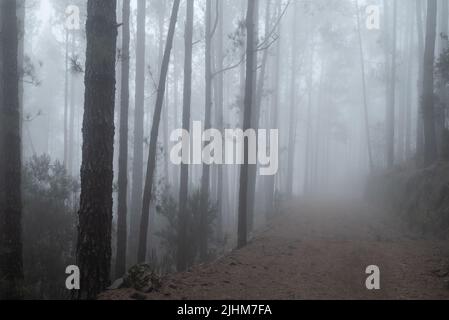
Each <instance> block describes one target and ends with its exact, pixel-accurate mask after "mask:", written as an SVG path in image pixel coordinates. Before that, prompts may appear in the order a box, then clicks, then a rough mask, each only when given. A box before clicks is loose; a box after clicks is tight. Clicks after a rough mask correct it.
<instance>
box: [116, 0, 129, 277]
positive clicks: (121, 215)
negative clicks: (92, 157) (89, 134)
mask: <svg viewBox="0 0 449 320" xmlns="http://www.w3.org/2000/svg"><path fill="white" fill-rule="evenodd" d="M130 11H131V8H130V0H123V16H122V28H123V29H122V56H121V94H120V147H119V148H120V150H119V174H118V209H117V257H116V269H115V272H116V277H121V276H122V275H124V274H125V272H126V246H127V211H128V206H127V203H128V201H127V194H128V192H127V190H128V111H129V60H130V55H129V43H130V28H129V20H130Z"/></svg>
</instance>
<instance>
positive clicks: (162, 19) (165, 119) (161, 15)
mask: <svg viewBox="0 0 449 320" xmlns="http://www.w3.org/2000/svg"><path fill="white" fill-rule="evenodd" d="M166 4H167V1H166V0H159V3H158V5H159V10H160V11H159V13H158V20H159V21H158V29H159V45H158V47H159V56H158V64H159V71H160V70H162V68H161V67H162V58H163V54H164V34H165V11H166V10H165V9H166ZM166 90H168V85H167V88H166ZM168 97H169V95H168V94H167V97H166V98H165V102H164V104H165V107H164V108H163V110H162V120H163V121H162V131H163V138H164V140H163V142H162V145H163V148H164V149H163V150H164V152H163V153H164V157H163V164H164V171H163V174H164V177H165V179H166V180H165V186H164V187H167V188H168V186H169V184H170V176H169V170H168V162H169V161H170V159H169V152H168V140H169V138H170V137H169V136H168V135H169V134H168V111H169V109H168V106H169V103H168Z"/></svg>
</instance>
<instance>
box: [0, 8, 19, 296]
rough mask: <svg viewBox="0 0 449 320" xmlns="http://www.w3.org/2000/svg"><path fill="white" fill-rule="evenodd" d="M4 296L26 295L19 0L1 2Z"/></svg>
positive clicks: (0, 275) (0, 263)
mask: <svg viewBox="0 0 449 320" xmlns="http://www.w3.org/2000/svg"><path fill="white" fill-rule="evenodd" d="M0 6H1V7H0V8H1V10H0V23H1V28H0V29H1V30H3V32H1V33H0V99H1V100H0V130H1V131H0V150H6V148H7V149H8V152H0V299H20V298H22V297H23V291H22V282H23V260H22V190H21V163H22V159H21V145H22V142H21V132H20V128H21V116H20V101H19V71H18V50H19V42H18V39H19V35H18V18H17V2H16V1H14V0H3V1H2V2H1V4H0Z"/></svg>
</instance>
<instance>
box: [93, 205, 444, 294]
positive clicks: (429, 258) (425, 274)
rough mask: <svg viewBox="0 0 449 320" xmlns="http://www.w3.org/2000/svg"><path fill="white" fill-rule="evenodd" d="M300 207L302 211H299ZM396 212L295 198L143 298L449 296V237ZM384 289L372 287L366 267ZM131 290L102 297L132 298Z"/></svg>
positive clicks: (113, 292)
mask: <svg viewBox="0 0 449 320" xmlns="http://www.w3.org/2000/svg"><path fill="white" fill-rule="evenodd" d="M297 208H300V209H297ZM392 216H393V215H391V214H387V213H383V212H381V211H380V210H375V209H373V208H370V207H367V206H366V205H363V204H360V203H358V204H355V203H354V202H350V204H348V202H344V201H329V202H326V203H318V204H317V203H296V204H292V205H291V207H290V208H289V209H286V210H285V213H284V214H282V215H280V216H279V217H277V218H275V219H274V220H273V221H272V222H271V224H270V227H269V228H267V229H266V230H265V231H262V232H260V233H259V234H258V235H257V236H256V237H255V239H254V240H253V241H251V242H250V243H249V245H248V246H247V247H246V248H244V249H242V250H237V251H234V252H232V253H229V254H228V255H226V256H224V257H222V258H220V259H218V260H216V261H214V262H211V263H208V264H204V265H200V266H197V267H194V268H192V269H191V270H189V272H185V273H178V274H173V275H169V276H167V277H166V278H164V280H163V285H162V288H161V289H160V290H159V291H158V292H153V293H150V294H146V295H142V294H138V295H137V296H138V297H139V298H140V299H144V298H145V299H178V300H179V299H182V300H185V299H187V300H208V299H225V300H247V299H255V300H258V299H260V300H271V299H274V300H283V299H364V300H365V299H449V242H448V241H443V240H438V239H423V238H422V236H421V235H419V234H418V235H417V234H414V233H413V232H411V231H410V230H408V228H406V227H405V226H404V224H402V223H401V222H400V221H399V220H398V219H394V218H392ZM370 265H376V266H378V267H379V268H380V272H381V277H380V279H381V289H380V290H374V291H369V290H367V289H366V287H365V281H366V278H367V277H368V275H367V274H366V273H365V271H366V268H367V267H368V266H370ZM135 297H136V292H135V291H134V290H132V289H121V290H113V291H108V292H106V293H105V294H103V295H102V296H101V297H100V298H101V299H133V298H135Z"/></svg>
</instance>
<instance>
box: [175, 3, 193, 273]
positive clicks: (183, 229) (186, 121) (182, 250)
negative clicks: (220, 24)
mask: <svg viewBox="0 0 449 320" xmlns="http://www.w3.org/2000/svg"><path fill="white" fill-rule="evenodd" d="M194 2H195V1H194V0H187V13H186V25H185V34H184V41H185V55H184V94H183V107H182V128H183V129H184V130H186V131H187V132H190V105H191V100H192V46H193V43H192V41H193V14H194ZM186 147H187V146H183V158H184V157H185V154H184V152H187V151H186V150H187V149H186ZM189 154H190V153H189V152H187V155H189ZM188 184H189V165H188V164H187V163H184V162H183V163H182V164H181V178H180V187H179V213H178V243H177V245H178V246H177V259H176V260H177V261H176V267H177V270H178V271H184V270H186V269H187V257H186V254H187V249H186V234H187V211H186V207H187V198H188V194H189V190H188V189H189V186H188Z"/></svg>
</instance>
